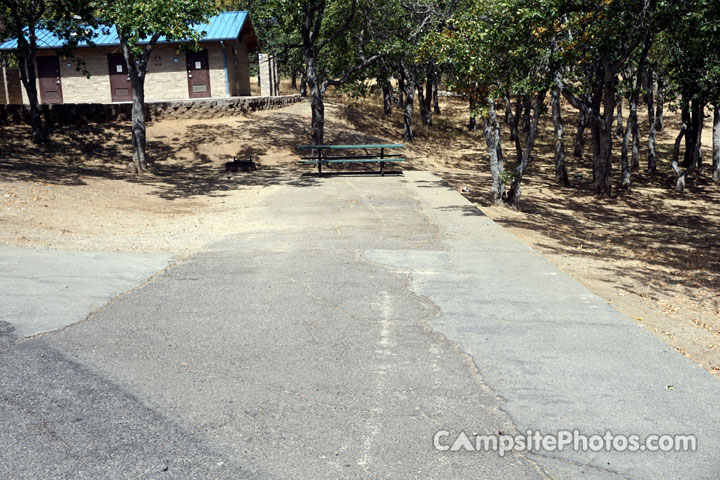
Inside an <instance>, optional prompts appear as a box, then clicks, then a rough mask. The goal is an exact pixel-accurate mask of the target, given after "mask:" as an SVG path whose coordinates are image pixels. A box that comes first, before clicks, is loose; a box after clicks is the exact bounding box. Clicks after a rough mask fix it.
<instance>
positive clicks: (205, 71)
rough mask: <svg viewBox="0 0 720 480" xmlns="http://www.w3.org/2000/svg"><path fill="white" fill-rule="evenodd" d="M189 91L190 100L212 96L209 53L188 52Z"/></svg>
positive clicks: (202, 51) (205, 51) (201, 51)
mask: <svg viewBox="0 0 720 480" xmlns="http://www.w3.org/2000/svg"><path fill="white" fill-rule="evenodd" d="M185 56H186V58H187V73H188V91H189V92H190V98H206V97H209V96H210V62H208V51H207V49H205V50H200V51H199V52H187V53H186V54H185Z"/></svg>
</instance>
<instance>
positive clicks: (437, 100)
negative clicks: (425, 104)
mask: <svg viewBox="0 0 720 480" xmlns="http://www.w3.org/2000/svg"><path fill="white" fill-rule="evenodd" d="M438 76H439V75H438ZM439 82H440V80H439V79H438V78H436V79H435V81H434V82H433V110H434V112H435V114H436V115H440V95H439V94H438V89H439V85H438V83H439Z"/></svg>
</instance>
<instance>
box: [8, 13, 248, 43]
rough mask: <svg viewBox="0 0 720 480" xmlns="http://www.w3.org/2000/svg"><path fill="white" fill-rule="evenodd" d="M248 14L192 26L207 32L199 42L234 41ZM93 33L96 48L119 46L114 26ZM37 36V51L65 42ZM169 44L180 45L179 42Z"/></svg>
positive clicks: (45, 34) (47, 35)
mask: <svg viewBox="0 0 720 480" xmlns="http://www.w3.org/2000/svg"><path fill="white" fill-rule="evenodd" d="M247 17H248V12H222V13H220V14H218V15H215V16H212V17H210V18H209V19H208V21H207V23H199V24H195V25H193V26H192V29H193V31H195V32H207V35H205V36H204V37H203V38H202V39H201V40H200V41H201V42H212V41H220V40H235V39H237V38H238V37H239V36H240V32H241V31H242V29H243V26H244V25H245V21H246V20H247ZM89 29H90V30H91V31H92V32H93V37H92V42H93V43H94V44H95V45H96V46H98V47H102V46H118V45H120V39H119V38H118V34H117V30H115V26H114V25H111V26H109V27H108V26H100V27H99V28H93V27H89ZM35 34H36V36H37V47H38V49H44V48H60V47H62V46H63V45H64V44H65V42H64V41H63V40H62V39H60V38H58V37H57V36H56V35H55V34H54V33H52V32H49V31H48V30H44V29H37V30H36V32H35ZM158 43H168V42H167V40H165V37H160V39H159V40H158ZM170 43H180V41H179V40H176V41H173V42H170ZM87 46H89V45H88V44H87V43H86V42H80V43H79V45H78V47H87ZM15 48H17V40H16V39H12V40H8V41H7V42H5V43H3V44H0V50H14V49H15Z"/></svg>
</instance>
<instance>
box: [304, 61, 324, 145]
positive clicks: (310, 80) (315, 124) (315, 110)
mask: <svg viewBox="0 0 720 480" xmlns="http://www.w3.org/2000/svg"><path fill="white" fill-rule="evenodd" d="M305 77H306V80H307V84H308V88H309V89H310V110H311V112H312V119H311V124H310V136H311V137H312V142H313V145H322V144H323V140H324V135H325V104H324V103H323V94H324V93H325V92H324V91H323V90H324V88H323V85H321V84H320V83H319V80H318V76H317V70H316V68H315V51H314V48H312V47H308V48H306V49H305Z"/></svg>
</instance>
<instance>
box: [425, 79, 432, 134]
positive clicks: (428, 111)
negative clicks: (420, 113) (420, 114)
mask: <svg viewBox="0 0 720 480" xmlns="http://www.w3.org/2000/svg"><path fill="white" fill-rule="evenodd" d="M432 100H433V80H432V77H428V79H427V82H425V118H424V119H423V122H424V123H425V125H426V126H428V127H432V124H433V110H432Z"/></svg>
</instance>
